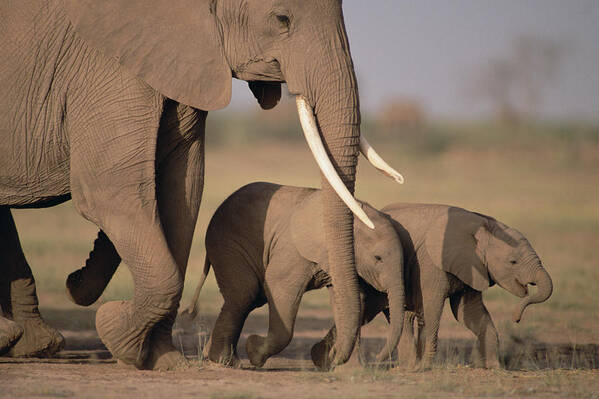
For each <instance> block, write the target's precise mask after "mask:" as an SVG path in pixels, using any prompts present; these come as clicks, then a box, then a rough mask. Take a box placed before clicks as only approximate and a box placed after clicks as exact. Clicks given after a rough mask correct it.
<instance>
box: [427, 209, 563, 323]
mask: <svg viewBox="0 0 599 399" xmlns="http://www.w3.org/2000/svg"><path fill="white" fill-rule="evenodd" d="M425 242H426V249H427V251H428V254H429V256H430V257H431V259H432V261H433V262H434V263H435V264H436V265H437V266H438V267H439V268H441V269H442V270H444V271H446V272H449V273H451V274H453V275H455V276H456V277H458V278H459V279H460V280H462V281H463V282H464V283H466V284H467V285H469V286H470V287H472V288H474V289H476V290H478V291H483V290H485V289H487V288H488V287H489V286H490V285H492V284H493V283H497V284H498V285H499V286H500V287H502V288H504V289H505V290H507V291H508V292H510V293H512V294H513V295H516V296H518V297H520V298H524V299H523V300H522V302H521V304H520V306H519V307H518V309H517V310H516V311H515V313H514V316H513V320H514V321H515V322H518V321H520V318H521V317H522V313H523V312H524V310H525V309H526V307H527V306H528V305H530V304H532V303H540V302H544V301H546V300H547V299H549V297H550V296H551V293H552V292H553V284H552V281H551V277H550V276H549V274H548V273H547V271H546V270H545V268H544V267H543V265H542V263H541V261H540V259H539V257H538V256H537V254H536V252H535V251H534V249H533V248H532V246H531V245H530V243H529V242H528V240H526V238H525V237H524V236H523V235H522V234H521V233H520V232H518V231H517V230H515V229H513V228H510V227H508V226H506V225H504V224H503V223H501V222H498V221H497V220H495V219H493V218H491V217H489V216H485V215H481V214H478V213H472V212H468V211H466V210H464V209H460V208H453V207H450V208H448V211H447V213H446V214H444V215H443V216H442V217H439V218H437V219H436V221H435V222H434V224H433V225H432V226H431V227H430V228H429V229H428V231H427V233H426V240H425ZM529 284H530V285H536V286H537V292H536V293H534V294H530V295H529V294H528V289H527V286H528V285H529Z"/></svg>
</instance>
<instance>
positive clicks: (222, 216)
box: [190, 183, 404, 368]
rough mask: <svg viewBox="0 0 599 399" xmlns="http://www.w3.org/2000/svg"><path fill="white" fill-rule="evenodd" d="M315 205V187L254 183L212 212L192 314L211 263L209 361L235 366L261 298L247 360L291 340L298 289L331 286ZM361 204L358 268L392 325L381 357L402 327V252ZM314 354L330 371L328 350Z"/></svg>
mask: <svg viewBox="0 0 599 399" xmlns="http://www.w3.org/2000/svg"><path fill="white" fill-rule="evenodd" d="M321 204H322V201H321V191H320V190H317V189H311V188H301V187H291V186H280V185H277V184H271V183H252V184H249V185H247V186H244V187H242V188H240V189H239V190H237V191H236V192H235V193H233V194H232V195H231V196H230V197H229V198H228V199H227V200H225V201H224V202H223V203H222V204H221V205H220V207H219V208H218V209H217V210H216V212H215V214H214V216H213V217H212V219H211V221H210V224H209V226H208V230H207V232H206V262H205V266H204V273H203V276H202V279H201V281H200V283H199V285H198V288H197V290H196V294H195V298H194V300H193V302H192V306H193V308H192V309H193V310H191V311H190V312H191V313H192V314H195V305H196V304H197V298H198V296H199V293H200V290H201V288H202V285H203V283H204V280H205V278H206V276H207V274H208V272H209V269H210V265H212V268H213V269H214V274H215V276H216V280H217V282H218V286H219V289H220V291H221V293H222V295H223V297H224V300H225V302H224V305H223V307H222V309H221V311H220V314H219V315H218V318H217V320H216V323H215V325H214V329H213V331H212V335H211V338H210V341H209V343H208V345H207V347H206V349H205V354H206V356H207V357H208V358H209V359H210V360H212V361H215V362H220V363H223V364H226V365H236V364H237V363H238V357H237V350H236V347H237V342H238V340H239V335H240V333H241V330H242V328H243V324H244V322H245V319H246V317H247V316H248V314H249V313H250V312H251V311H252V310H253V309H255V308H257V307H260V306H263V305H264V304H265V303H268V307H269V326H268V335H267V337H266V338H264V337H260V336H258V335H252V336H250V337H248V339H247V342H246V350H247V353H248V356H249V359H250V362H251V363H252V364H253V365H255V366H262V365H263V364H264V363H265V362H266V360H267V359H268V358H269V357H270V356H273V355H275V354H277V353H279V352H280V351H282V350H283V349H284V348H285V347H286V346H287V345H288V343H289V342H290V341H291V338H292V335H293V328H294V323H295V318H296V314H297V311H298V307H299V304H300V300H301V297H302V295H303V293H304V292H305V291H307V290H312V289H317V288H321V287H323V286H330V284H331V280H330V278H329V276H328V273H327V271H328V265H329V259H330V256H329V255H328V253H327V251H326V247H325V237H324V230H323V226H322V205H321ZM362 208H363V210H364V211H365V212H366V214H367V215H368V217H369V218H371V220H372V221H373V222H374V225H375V226H376V229H374V230H372V229H370V228H368V227H366V226H365V225H364V224H362V223H361V222H359V221H356V222H355V223H354V235H355V248H356V265H357V272H358V275H359V276H360V277H361V279H363V280H364V282H365V283H366V284H368V285H369V286H372V287H374V288H375V289H376V290H378V291H380V292H384V293H385V294H386V297H385V308H386V311H387V315H388V316H389V317H390V320H391V326H392V328H390V329H389V335H388V337H387V344H386V346H385V347H384V348H383V350H382V351H381V353H380V354H379V356H380V360H384V359H385V358H386V357H387V356H388V354H389V353H390V352H391V351H392V349H393V348H394V347H395V346H396V345H397V343H398V341H399V337H400V336H401V329H402V326H403V323H402V322H401V321H402V320H403V313H404V285H403V269H402V267H401V265H402V261H403V255H402V249H401V244H400V243H399V239H398V237H397V235H396V234H395V230H394V228H393V226H392V224H391V221H390V220H389V219H388V217H387V216H386V215H384V214H382V213H380V212H379V211H377V210H375V209H374V208H372V207H371V206H369V205H368V204H362ZM319 348H321V349H330V348H325V347H319ZM316 349H318V348H316ZM312 355H313V360H314V361H315V363H316V364H317V365H318V366H319V367H321V368H329V366H330V360H331V358H332V356H330V351H329V350H327V351H326V352H318V350H313V351H312Z"/></svg>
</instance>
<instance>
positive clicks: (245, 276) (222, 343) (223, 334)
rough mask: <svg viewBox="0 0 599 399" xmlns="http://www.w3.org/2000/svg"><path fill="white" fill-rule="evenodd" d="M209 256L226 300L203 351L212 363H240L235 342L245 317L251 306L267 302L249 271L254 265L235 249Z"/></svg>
mask: <svg viewBox="0 0 599 399" xmlns="http://www.w3.org/2000/svg"><path fill="white" fill-rule="evenodd" d="M210 259H211V261H212V269H213V270H214V274H215V276H216V280H217V282H218V286H219V288H220V291H221V293H222V295H223V298H224V299H225V303H224V304H223V307H222V308H221V311H220V313H219V315H218V317H217V319H216V322H215V323H214V328H213V329H212V334H211V336H210V340H209V342H208V344H207V346H206V347H205V348H204V355H205V356H206V357H207V358H208V359H209V360H211V361H213V362H215V363H220V364H223V365H226V366H232V367H236V366H238V365H239V356H238V354H237V343H238V341H239V336H240V335H241V330H242V329H243V325H244V323H245V320H246V318H247V316H248V315H249V314H250V312H251V311H252V310H254V309H256V308H257V307H260V306H262V305H264V303H266V302H265V300H264V296H263V290H262V286H261V284H260V281H259V280H258V278H257V277H256V276H255V275H254V274H253V273H251V270H253V269H252V268H251V267H250V266H249V265H247V264H246V263H245V262H244V261H242V260H241V259H243V257H242V256H238V255H237V254H236V251H231V252H229V253H227V254H226V255H221V256H218V257H217V256H213V254H210ZM248 272H249V273H248Z"/></svg>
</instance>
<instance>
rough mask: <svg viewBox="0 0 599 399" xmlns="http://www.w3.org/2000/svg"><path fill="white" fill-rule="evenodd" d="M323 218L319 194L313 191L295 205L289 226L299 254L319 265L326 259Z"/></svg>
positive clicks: (325, 261) (323, 263) (324, 262)
mask: <svg viewBox="0 0 599 399" xmlns="http://www.w3.org/2000/svg"><path fill="white" fill-rule="evenodd" d="M323 220H324V219H323V216H322V199H321V194H320V192H319V191H315V192H314V193H312V194H310V195H309V196H308V197H306V198H305V199H304V200H303V201H302V202H301V203H300V204H299V205H298V206H297V208H296V209H295V212H293V215H291V222H290V226H289V228H290V229H291V239H292V240H293V243H294V244H295V247H296V249H297V251H298V252H299V253H300V255H301V256H303V257H304V258H306V259H308V260H309V261H310V262H314V263H318V264H320V265H326V263H327V260H328V256H327V250H326V242H325V237H324V226H323Z"/></svg>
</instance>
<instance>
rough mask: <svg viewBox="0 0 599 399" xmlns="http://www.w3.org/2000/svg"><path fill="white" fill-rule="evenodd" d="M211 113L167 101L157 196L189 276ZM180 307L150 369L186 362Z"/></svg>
mask: <svg viewBox="0 0 599 399" xmlns="http://www.w3.org/2000/svg"><path fill="white" fill-rule="evenodd" d="M206 116H207V113H206V112H201V111H197V110H194V109H192V108H190V107H187V106H184V105H181V104H178V103H175V102H172V101H167V102H166V104H165V111H164V116H163V119H162V123H161V127H160V132H159V134H158V142H157V155H156V156H157V176H156V184H157V187H156V195H157V201H158V211H159V214H160V222H161V224H162V227H163V230H164V234H165V236H166V240H167V244H168V247H169V249H170V251H171V253H172V254H173V257H174V258H175V261H176V262H177V266H178V268H179V273H180V274H181V276H183V277H185V273H186V270H187V262H188V259H189V252H190V250H191V243H192V240H193V233H194V231H195V226H196V221H197V217H198V211H199V209H200V203H201V201H202V192H203V188H204V130H205V122H206ZM176 316H177V312H176V309H175V311H174V312H172V313H171V314H169V316H168V317H167V318H165V319H164V320H162V321H161V322H160V323H159V324H158V325H157V326H156V327H155V329H154V331H153V332H152V336H151V339H150V347H151V348H152V349H151V352H150V354H149V357H148V360H147V362H146V364H145V367H146V368H149V369H170V368H172V367H173V366H174V365H177V364H180V363H182V362H183V361H184V359H183V357H182V356H181V353H180V352H179V351H178V350H177V349H176V348H175V346H173V342H172V329H173V324H174V321H175V318H176Z"/></svg>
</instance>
